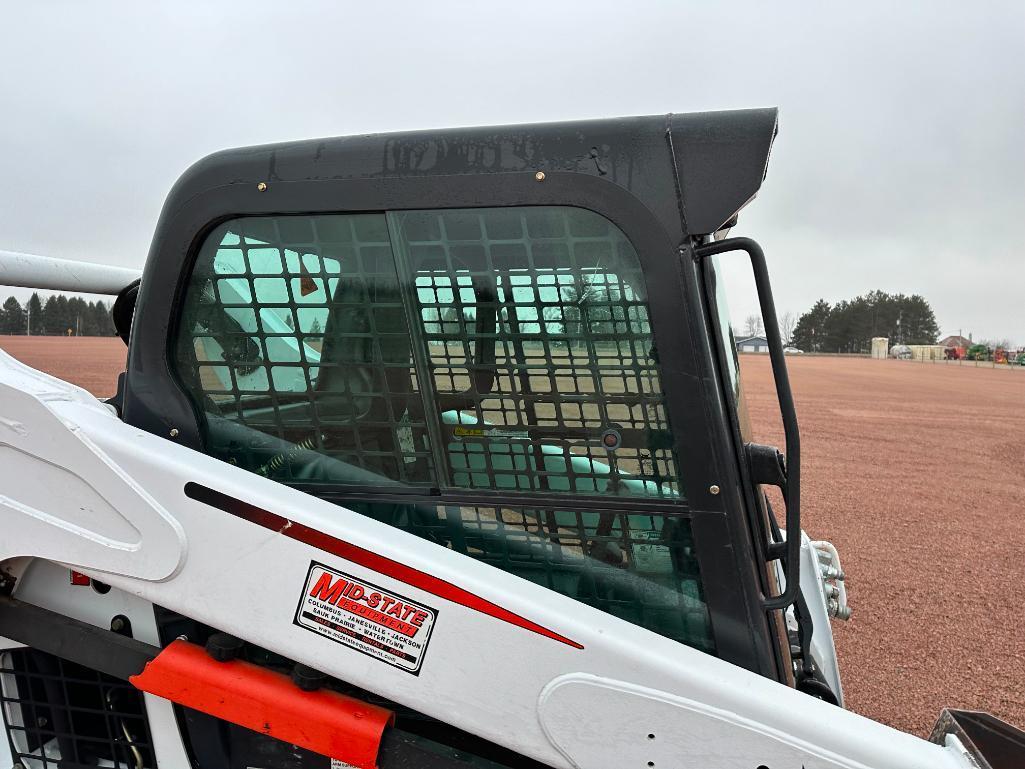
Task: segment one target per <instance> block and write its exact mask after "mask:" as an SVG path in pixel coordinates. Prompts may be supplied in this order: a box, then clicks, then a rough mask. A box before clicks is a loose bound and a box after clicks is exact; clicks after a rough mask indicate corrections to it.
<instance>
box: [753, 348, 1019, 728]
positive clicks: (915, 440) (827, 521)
mask: <svg viewBox="0 0 1025 769" xmlns="http://www.w3.org/2000/svg"><path fill="white" fill-rule="evenodd" d="M788 363H789V370H790V376H791V380H792V386H793V389H794V393H795V398H796V401H797V409H798V418H799V420H800V425H801V439H802V441H801V452H802V457H803V462H802V476H803V482H802V490H803V495H802V496H803V523H804V528H805V529H806V530H807V531H808V533H809V534H810V535H811V536H813V537H821V538H824V539H830V540H832V541H833V543H834V544H835V545H836V546H837V548H838V549H839V551H840V557H841V559H842V561H843V565H844V570H845V571H846V572H847V575H848V579H847V589H848V600H849V601H850V602H851V605H852V606H853V609H854V614H853V616H852V618H851V619H850V621H848V622H846V623H844V622H835V623H834V624H833V627H834V632H835V633H836V641H837V648H838V651H839V655H840V665H841V673H842V675H843V677H844V679H843V680H844V689H845V692H846V695H847V705H848V707H850V709H852V710H854V711H856V712H858V713H862V714H864V715H866V716H869V717H871V718H874V719H877V720H880V721H883V722H885V723H888V724H891V725H893V726H896V727H898V728H900V729H904V730H906V731H910V732H913V733H917V734H920V735H922V734H925V733H926V732H928V730H929V729H930V728H931V726H932V724H933V722H934V721H935V719H936V716H937V715H938V714H939V710H940V708H941V707H943V706H944V705H951V706H956V707H962V708H969V709H981V710H988V711H990V712H992V713H994V714H995V715H997V716H1000V717H1002V718H1005V719H1007V720H1009V721H1012V722H1013V723H1016V724H1017V725H1019V726H1025V619H1023V616H1025V615H1023V613H1022V609H1021V601H1020V599H1019V594H1020V591H1021V585H1022V583H1023V582H1025V371H1018V370H1008V369H1007V368H1006V367H1001V368H997V369H991V368H972V367H957V366H940V365H931V364H928V363H912V362H902V361H889V360H883V361H876V360H866V359H860V358H855V359H851V358H839V359H838V358H818V357H806V358H798V357H794V358H788ZM741 368H742V370H743V372H744V375H745V377H746V379H747V382H746V384H747V387H748V392H747V394H748V404H749V406H750V409H751V413H752V421H753V423H754V428H755V432H756V434H757V436H758V438H759V439H761V440H764V441H767V442H778V445H780V446H782V445H783V443H782V440H783V439H782V427H780V426H779V420H778V416H777V414H778V408H777V406H776V403H775V396H774V391H773V388H772V378H771V374H770V368H769V361H768V360H767V359H766V358H765V357H760V356H753V355H751V356H742V358H741Z"/></svg>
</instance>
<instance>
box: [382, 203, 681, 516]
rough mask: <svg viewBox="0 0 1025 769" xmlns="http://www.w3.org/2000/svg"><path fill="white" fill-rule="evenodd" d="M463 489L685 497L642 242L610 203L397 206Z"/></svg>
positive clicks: (455, 476) (454, 470)
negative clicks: (612, 213) (638, 246)
mask: <svg viewBox="0 0 1025 769" xmlns="http://www.w3.org/2000/svg"><path fill="white" fill-rule="evenodd" d="M394 218H395V220H396V222H397V226H396V228H395V229H396V231H397V232H398V233H399V234H400V236H401V247H402V250H403V251H404V252H405V257H406V259H408V262H409V269H410V271H411V273H412V275H413V276H414V280H415V286H416V299H417V309H418V321H419V323H420V325H421V333H422V336H423V340H424V345H425V346H426V349H427V356H426V359H427V365H428V367H429V372H430V375H431V378H432V386H433V389H434V392H435V394H436V399H437V402H438V405H439V407H440V410H441V411H442V423H443V434H444V435H445V437H446V439H447V447H448V457H447V460H448V464H449V467H450V471H451V477H450V482H451V483H453V484H454V485H456V486H460V487H474V488H477V487H482V488H499V489H501V488H510V489H518V490H521V491H555V492H584V493H594V492H599V493H613V494H645V495H654V496H672V497H676V496H678V495H679V491H680V489H679V480H680V479H679V473H678V471H677V466H676V461H675V457H674V453H673V450H672V438H671V435H670V433H669V426H668V422H667V418H666V411H665V398H664V395H663V392H662V386H661V381H660V375H659V369H658V361H657V351H656V350H655V346H654V340H653V337H652V332H651V324H650V321H649V316H648V306H647V301H646V299H645V289H644V277H643V275H642V273H641V269H640V264H639V261H638V259H637V254H636V252H635V251H634V249H633V247H632V245H631V244H630V242H629V241H628V240H627V239H626V237H625V236H624V235H623V233H622V232H621V231H620V230H619V229H618V228H617V227H616V226H615V225H613V224H612V223H611V222H609V221H608V220H607V219H605V218H604V217H602V216H600V215H598V214H596V213H593V212H591V211H586V210H583V209H577V208H567V207H523V208H497V209H465V210H449V211H415V212H401V213H397V214H394Z"/></svg>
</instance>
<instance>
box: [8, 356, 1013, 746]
mask: <svg viewBox="0 0 1025 769" xmlns="http://www.w3.org/2000/svg"><path fill="white" fill-rule="evenodd" d="M0 348H3V349H4V350H7V351H8V352H10V353H12V354H13V355H15V356H16V357H18V358H20V359H21V360H23V361H25V362H26V363H28V364H29V365H32V366H35V367H37V368H41V369H43V370H45V371H49V372H51V373H54V374H56V375H58V376H61V377H64V378H66V379H69V380H70V381H72V382H75V383H76V384H79V385H81V386H83V387H85V388H87V389H89V390H91V391H93V392H94V393H96V394H98V395H109V394H111V393H113V392H114V388H115V384H116V377H117V372H119V371H120V370H121V369H122V368H123V365H124V357H125V348H124V345H122V344H121V342H120V341H119V340H117V339H64V338H32V339H26V338H23V337H3V336H0ZM788 362H789V364H790V374H791V379H792V382H793V387H794V391H795V395H796V399H797V406H798V416H799V418H800V421H801V434H802V439H803V441H802V443H803V445H802V448H803V456H804V463H803V464H804V472H803V477H804V482H803V489H804V527H805V529H806V530H807V531H808V532H809V534H811V535H812V536H813V537H819V538H828V539H831V540H832V541H833V542H834V543H835V544H836V546H837V547H838V548H839V550H840V555H841V557H842V559H843V562H844V568H845V570H846V571H847V574H848V583H847V584H848V595H849V599H850V601H851V603H852V606H853V608H854V616H853V618H852V619H851V620H850V621H849V622H847V623H834V629H835V632H836V636H837V646H838V649H839V653H840V657H841V668H842V672H843V675H844V686H845V690H846V694H847V698H848V706H849V707H850V708H851V709H852V710H854V711H856V712H859V713H862V714H864V715H866V716H869V717H871V718H874V719H877V720H881V721H883V722H885V723H889V724H892V725H893V726H896V727H898V728H901V729H905V730H907V731H910V732H913V733H917V734H925V733H927V732H928V731H929V729H930V728H931V726H932V724H933V722H934V721H935V719H936V716H937V715H938V713H939V710H940V708H941V707H943V706H944V705H951V706H956V707H963V708H973V709H982V710H989V711H991V712H993V713H994V714H996V715H998V716H1000V717H1002V718H1006V719H1008V720H1010V721H1012V722H1014V723H1016V724H1018V725H1019V726H1025V619H1023V617H1025V613H1023V610H1022V605H1021V604H1022V601H1021V598H1020V593H1021V590H1022V585H1023V583H1025V371H1009V370H1007V369H1005V368H998V369H995V370H994V369H990V368H971V367H957V366H940V365H930V364H927V363H904V362H898V361H873V360H865V359H851V358H843V359H837V358H817V357H804V358H802V357H794V358H790V359H788ZM768 363H769V362H768V359H767V358H765V357H761V356H754V355H749V356H743V357H742V360H741V367H742V369H743V371H744V376H745V379H746V385H745V386H746V388H747V397H748V403H749V406H750V410H751V415H752V420H753V423H754V427H755V432H756V436H757V438H758V439H760V440H762V441H763V442H768V443H776V444H778V445H780V446H782V445H783V443H782V430H781V428H780V427H779V420H778V410H777V407H776V404H775V400H774V395H773V390H772V378H771V375H770V369H769V365H768Z"/></svg>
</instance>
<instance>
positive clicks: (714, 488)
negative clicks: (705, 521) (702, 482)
mask: <svg viewBox="0 0 1025 769" xmlns="http://www.w3.org/2000/svg"><path fill="white" fill-rule="evenodd" d="M708 493H709V494H711V495H712V496H713V497H714V496H715V495H716V494H718V493H719V487H718V486H716V485H715V484H714V483H713V484H712V485H711V486H709V487H708Z"/></svg>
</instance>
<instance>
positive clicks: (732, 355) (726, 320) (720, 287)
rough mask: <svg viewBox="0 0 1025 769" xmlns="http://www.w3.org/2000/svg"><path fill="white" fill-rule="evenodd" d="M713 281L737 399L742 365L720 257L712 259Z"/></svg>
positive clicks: (720, 335) (720, 331) (723, 339)
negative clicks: (738, 356) (720, 267)
mask: <svg viewBox="0 0 1025 769" xmlns="http://www.w3.org/2000/svg"><path fill="white" fill-rule="evenodd" d="M712 280H713V281H714V283H715V307H716V310H717V311H718V314H719V343H720V344H721V345H722V351H723V357H724V358H725V359H726V368H727V369H728V372H729V377H730V386H731V387H732V389H733V394H734V396H735V397H739V395H740V363H739V361H738V360H737V340H736V339H735V338H734V337H733V323H732V321H731V320H730V305H729V302H728V301H727V298H726V281H725V280H724V279H723V277H722V272H721V271H720V269H719V256H718V255H716V256H713V257H712Z"/></svg>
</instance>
